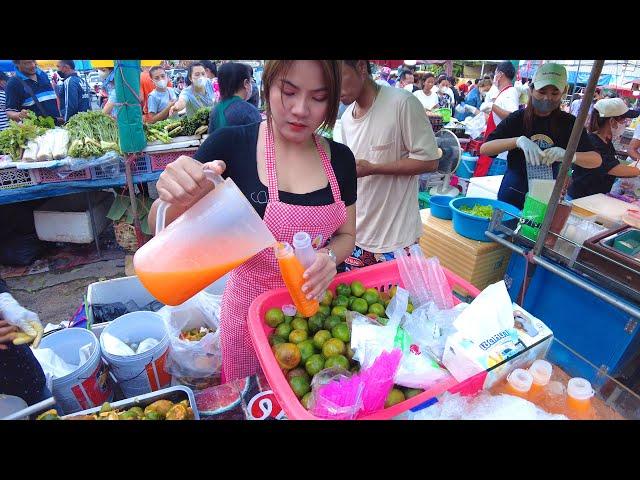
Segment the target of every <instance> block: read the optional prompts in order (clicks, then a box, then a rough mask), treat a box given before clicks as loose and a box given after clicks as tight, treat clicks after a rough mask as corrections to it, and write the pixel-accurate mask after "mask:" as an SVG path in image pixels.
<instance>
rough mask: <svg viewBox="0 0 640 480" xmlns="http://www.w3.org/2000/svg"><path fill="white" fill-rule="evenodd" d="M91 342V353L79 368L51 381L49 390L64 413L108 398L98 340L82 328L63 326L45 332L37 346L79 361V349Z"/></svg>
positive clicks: (69, 360) (105, 373) (111, 395)
mask: <svg viewBox="0 0 640 480" xmlns="http://www.w3.org/2000/svg"><path fill="white" fill-rule="evenodd" d="M88 343H90V344H91V356H90V357H89V359H88V360H87V361H86V362H85V363H84V364H83V365H82V366H80V368H78V369H76V370H74V371H73V372H71V373H70V374H68V375H65V376H64V377H60V378H56V379H54V380H53V385H52V390H53V391H52V393H53V396H54V397H55V399H56V401H57V403H58V405H59V406H60V408H61V409H62V410H63V412H58V413H64V414H65V415H68V414H70V413H74V412H79V411H80V410H86V409H88V408H93V407H98V406H100V405H102V404H103V403H104V402H108V401H111V400H112V397H113V391H112V388H111V385H110V383H109V382H108V381H107V372H108V369H107V366H106V365H105V364H104V363H103V362H102V360H101V358H100V348H99V346H98V339H97V338H96V336H95V335H94V334H93V333H92V332H90V331H89V330H85V329H84V328H65V329H63V330H60V331H59V332H56V333H52V334H51V335H47V336H46V337H44V338H43V339H42V342H40V348H50V349H51V350H53V351H54V352H55V353H56V355H58V356H59V357H60V358H62V359H63V360H64V361H65V362H67V363H70V364H72V365H77V364H79V363H80V349H81V348H82V347H83V346H85V345H87V344H88Z"/></svg>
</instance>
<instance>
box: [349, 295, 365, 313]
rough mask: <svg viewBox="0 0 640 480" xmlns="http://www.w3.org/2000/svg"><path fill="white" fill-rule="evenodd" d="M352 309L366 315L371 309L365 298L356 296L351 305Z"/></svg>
mask: <svg viewBox="0 0 640 480" xmlns="http://www.w3.org/2000/svg"><path fill="white" fill-rule="evenodd" d="M351 310H353V311H354V312H358V313H361V314H362V315H366V314H367V312H368V310H369V304H368V303H367V301H366V300H365V299H364V298H356V300H355V301H354V302H353V305H351Z"/></svg>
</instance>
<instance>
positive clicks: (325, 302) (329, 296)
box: [320, 290, 333, 307]
mask: <svg viewBox="0 0 640 480" xmlns="http://www.w3.org/2000/svg"><path fill="white" fill-rule="evenodd" d="M331 302H333V292H332V291H331V290H327V291H326V292H324V295H323V296H322V300H320V305H322V306H325V307H330V306H331Z"/></svg>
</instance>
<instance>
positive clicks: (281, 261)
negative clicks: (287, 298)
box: [273, 242, 320, 317]
mask: <svg viewBox="0 0 640 480" xmlns="http://www.w3.org/2000/svg"><path fill="white" fill-rule="evenodd" d="M273 248H274V251H275V254H276V258H277V259H278V265H279V266H280V274H281V275H282V279H283V280H284V284H285V285H286V286H287V290H289V295H291V299H292V300H293V303H294V305H295V306H296V309H297V310H298V312H300V313H301V314H302V315H304V316H305V317H311V316H312V315H315V314H316V313H317V312H318V309H319V308H320V303H319V302H318V300H309V299H307V296H306V294H305V293H304V292H303V291H302V285H304V284H305V283H306V280H305V279H304V278H303V276H302V275H303V274H304V270H305V269H304V267H303V266H302V264H301V263H300V261H299V260H298V259H297V258H296V256H295V254H294V252H293V248H291V245H289V244H288V243H287V242H283V243H278V244H277V245H276V246H275V247H273Z"/></svg>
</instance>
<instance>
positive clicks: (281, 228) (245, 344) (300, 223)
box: [220, 123, 347, 382]
mask: <svg viewBox="0 0 640 480" xmlns="http://www.w3.org/2000/svg"><path fill="white" fill-rule="evenodd" d="M313 139H314V142H315V144H316V148H317V150H318V153H319V154H320V158H321V159H322V166H323V167H324V171H325V174H326V175H327V178H328V179H329V185H330V186H331V192H332V193H333V199H334V203H332V204H330V205H321V206H301V205H289V204H286V203H282V202H281V201H280V198H279V196H278V179H277V176H276V163H275V162H276V159H275V148H274V143H273V133H272V131H271V128H270V126H269V123H267V132H266V135H265V167H266V171H267V177H268V179H269V202H268V203H267V207H266V210H265V214H264V222H265V223H266V224H267V226H268V227H269V230H271V233H273V236H274V237H275V239H276V240H278V241H279V242H289V243H291V242H292V240H293V235H295V234H296V233H297V232H299V231H305V232H307V233H308V234H309V235H310V236H311V238H312V239H314V238H316V237H318V236H321V238H322V244H323V245H324V244H326V243H327V241H328V240H329V238H330V237H331V236H332V235H333V234H334V233H335V232H336V230H338V229H339V228H340V226H341V225H342V224H343V223H344V222H345V221H346V220H347V209H346V207H345V204H344V202H343V201H342V199H341V197H340V189H339V187H338V181H337V180H336V176H335V174H334V173H333V168H332V167H331V161H330V160H329V157H328V155H327V154H326V153H325V151H324V150H323V149H322V148H320V145H319V143H318V139H317V137H316V136H315V135H314V137H313ZM284 286H285V285H284V282H283V281H282V277H281V275H280V269H279V268H278V262H277V260H276V258H275V255H274V253H273V249H271V248H266V249H264V250H263V251H262V252H260V253H258V254H257V255H255V256H254V257H253V258H251V259H250V260H249V261H247V262H246V263H244V264H243V265H241V266H239V267H238V268H236V269H235V270H233V271H232V272H231V275H230V278H229V281H228V283H227V286H226V288H225V291H224V295H223V297H222V307H221V312H220V317H221V318H220V335H221V348H222V370H223V381H226V382H228V381H231V380H234V379H236V378H244V377H246V376H248V375H253V374H255V373H256V372H258V371H259V368H260V364H259V362H258V358H257V357H256V354H255V352H254V349H253V344H252V342H251V337H250V335H249V330H248V328H247V312H248V311H249V306H250V305H251V302H252V301H253V300H254V299H255V298H256V297H258V296H259V295H261V294H262V293H264V292H266V291H268V290H272V289H274V288H282V287H284Z"/></svg>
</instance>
